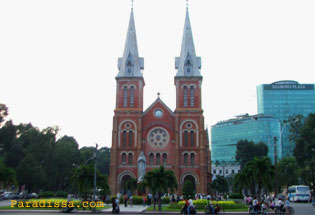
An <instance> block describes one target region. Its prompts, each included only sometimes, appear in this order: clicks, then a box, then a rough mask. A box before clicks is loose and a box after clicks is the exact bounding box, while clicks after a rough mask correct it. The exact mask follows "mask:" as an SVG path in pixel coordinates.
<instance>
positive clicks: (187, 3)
mask: <svg viewBox="0 0 315 215" xmlns="http://www.w3.org/2000/svg"><path fill="white" fill-rule="evenodd" d="M186 9H187V10H188V0H186Z"/></svg>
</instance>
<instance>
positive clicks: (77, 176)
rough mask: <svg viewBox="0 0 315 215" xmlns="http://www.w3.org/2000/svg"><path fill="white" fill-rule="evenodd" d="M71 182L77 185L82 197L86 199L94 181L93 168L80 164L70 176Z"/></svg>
mask: <svg viewBox="0 0 315 215" xmlns="http://www.w3.org/2000/svg"><path fill="white" fill-rule="evenodd" d="M71 182H72V184H73V185H74V186H75V187H77V189H78V191H79V193H80V194H81V195H83V199H84V200H87V198H88V196H89V195H91V193H92V188H93V183H94V168H93V166H91V165H81V166H79V167H77V168H75V169H74V171H73V174H72V176H71Z"/></svg>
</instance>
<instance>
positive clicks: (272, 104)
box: [257, 81, 315, 156]
mask: <svg viewBox="0 0 315 215" xmlns="http://www.w3.org/2000/svg"><path fill="white" fill-rule="evenodd" d="M257 107H258V114H266V115H271V116H273V117H275V118H277V119H279V122H281V125H282V127H283V126H284V125H285V122H286V121H287V120H290V119H293V118H294V117H295V116H296V115H299V114H301V115H303V116H305V117H307V116H308V115H309V114H310V113H315V88H314V84H300V83H298V82H296V81H277V82H274V83H272V84H262V85H259V86H258V87H257ZM289 135H290V134H289V126H286V127H284V129H283V133H282V142H283V144H282V145H283V150H282V152H283V156H290V155H292V153H293V149H294V143H293V142H292V141H291V142H290V141H289Z"/></svg>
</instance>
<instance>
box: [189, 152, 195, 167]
mask: <svg viewBox="0 0 315 215" xmlns="http://www.w3.org/2000/svg"><path fill="white" fill-rule="evenodd" d="M190 164H191V165H194V164H195V154H191V155H190Z"/></svg>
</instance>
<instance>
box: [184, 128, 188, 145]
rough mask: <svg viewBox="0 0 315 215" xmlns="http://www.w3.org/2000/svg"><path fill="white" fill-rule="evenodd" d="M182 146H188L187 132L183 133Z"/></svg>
mask: <svg viewBox="0 0 315 215" xmlns="http://www.w3.org/2000/svg"><path fill="white" fill-rule="evenodd" d="M184 146H188V131H184Z"/></svg>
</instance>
